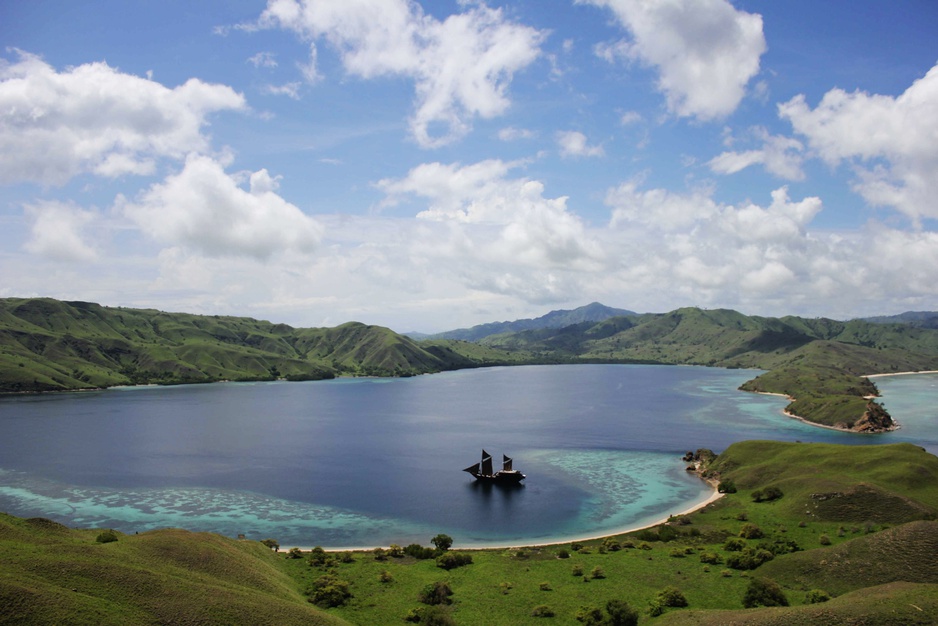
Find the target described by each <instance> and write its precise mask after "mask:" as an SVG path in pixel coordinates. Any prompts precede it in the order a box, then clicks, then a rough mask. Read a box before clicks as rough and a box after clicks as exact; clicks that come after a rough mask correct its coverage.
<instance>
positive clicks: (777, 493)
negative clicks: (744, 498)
mask: <svg viewBox="0 0 938 626" xmlns="http://www.w3.org/2000/svg"><path fill="white" fill-rule="evenodd" d="M783 495H785V494H783V493H782V490H781V489H779V488H778V487H766V488H765V489H761V490H760V489H757V490H756V491H753V492H752V499H753V501H754V502H772V501H773V500H778V499H779V498H781V497H782V496H783Z"/></svg>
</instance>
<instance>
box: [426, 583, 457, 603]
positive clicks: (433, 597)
mask: <svg viewBox="0 0 938 626" xmlns="http://www.w3.org/2000/svg"><path fill="white" fill-rule="evenodd" d="M451 595H453V590H452V589H450V588H449V585H448V584H446V583H445V582H443V581H440V580H438V581H437V582H435V583H430V584H429V585H427V586H426V587H424V588H423V590H422V591H421V592H420V595H419V596H418V597H417V599H418V600H420V601H421V602H423V603H424V604H429V605H437V604H452V603H453V601H452V599H450V596H451Z"/></svg>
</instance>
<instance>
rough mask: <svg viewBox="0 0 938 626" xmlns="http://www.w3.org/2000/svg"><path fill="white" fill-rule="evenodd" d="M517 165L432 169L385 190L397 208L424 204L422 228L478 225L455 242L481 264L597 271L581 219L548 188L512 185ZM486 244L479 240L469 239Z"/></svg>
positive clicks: (517, 181)
mask: <svg viewBox="0 0 938 626" xmlns="http://www.w3.org/2000/svg"><path fill="white" fill-rule="evenodd" d="M517 166H518V164H517V163H506V162H503V161H500V160H494V159H493V160H488V161H482V162H479V163H475V164H472V165H467V166H461V165H458V164H451V165H444V164H441V163H426V164H423V165H419V166H417V167H415V168H413V169H412V170H411V171H410V172H409V173H408V175H407V176H406V177H404V178H402V179H399V180H382V181H380V182H379V183H378V187H379V188H380V189H382V190H383V191H385V192H386V193H387V194H388V195H389V198H390V199H391V201H397V200H399V199H400V197H401V196H403V195H414V196H418V197H420V198H424V199H425V200H426V201H428V203H429V206H428V207H427V208H426V209H425V210H423V211H420V212H419V213H418V214H417V217H418V218H419V219H422V220H428V221H437V222H453V223H457V224H474V225H478V226H479V227H480V228H475V229H462V228H454V229H451V230H450V232H449V237H448V239H449V240H450V241H451V242H452V243H453V244H454V245H459V246H461V251H462V253H468V254H470V255H471V256H472V257H473V258H474V259H476V260H477V261H479V262H484V263H490V262H493V261H495V262H498V263H506V262H508V263H509V265H515V264H517V265H523V266H528V267H531V268H538V269H541V268H545V267H558V268H569V269H585V268H589V267H595V266H596V265H595V263H596V260H597V253H596V248H595V245H594V243H593V242H592V240H591V238H590V237H589V236H588V235H587V233H586V229H585V227H584V225H583V223H582V221H581V220H580V218H579V217H578V216H577V215H575V214H574V213H572V212H571V211H569V210H568V209H567V198H566V197H560V198H545V197H544V185H543V184H542V183H541V182H539V181H535V180H530V179H527V178H510V177H509V176H508V175H509V173H510V171H511V170H512V169H513V168H514V167H517ZM470 230H471V232H472V233H475V234H477V235H478V234H480V233H484V234H483V236H482V237H479V238H477V239H473V238H471V237H469V234H468V233H469V232H470Z"/></svg>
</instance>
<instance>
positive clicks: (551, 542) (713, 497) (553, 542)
mask: <svg viewBox="0 0 938 626" xmlns="http://www.w3.org/2000/svg"><path fill="white" fill-rule="evenodd" d="M688 473H689V472H688ZM700 480H702V481H704V482H705V483H707V484H708V485H709V486H710V487H711V488H712V489H713V491H712V493H710V495H709V496H707V498H706V499H704V500H702V501H701V502H697V503H695V504H691V505H689V506H688V507H687V508H686V509H683V510H681V511H680V512H679V513H671V514H670V515H667V516H666V517H663V518H660V519H657V520H655V521H653V522H650V523H645V522H642V523H639V524H637V525H633V526H628V527H624V528H618V529H615V530H612V531H609V532H603V533H602V534H599V535H590V536H588V537H582V536H579V535H578V536H575V537H569V538H560V537H557V538H551V539H548V540H547V541H546V542H536V543H514V544H505V543H493V544H491V545H489V544H480V545H473V546H466V547H460V546H459V545H456V544H454V545H453V547H452V548H450V549H451V550H514V549H517V548H532V549H533V548H543V547H547V546H559V545H563V544H567V543H573V542H577V541H597V540H599V539H605V538H606V537H616V536H618V535H624V534H626V533H632V532H635V531H638V530H644V529H646V528H653V527H655V526H660V525H661V524H665V523H667V522H668V520H670V519H671V518H672V517H677V516H681V515H690V514H691V513H694V512H696V511H699V510H700V509H702V508H704V507H706V506H708V505H710V504H713V503H714V502H716V501H717V500H719V499H720V498H722V497H723V496H724V495H726V494H724V493H720V492H719V491H717V483H716V482H715V481H712V480H707V479H705V478H702V477H701V478H700ZM293 548H297V549H299V550H301V551H303V552H309V551H310V550H312V549H313V546H280V548H279V549H278V550H277V552H278V553H279V552H288V551H290V550H292V549H293ZM375 548H384V549H387V548H388V546H370V547H365V546H354V547H338V548H324V550H325V551H326V552H370V551H372V550H374V549H375Z"/></svg>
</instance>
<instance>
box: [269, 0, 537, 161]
mask: <svg viewBox="0 0 938 626" xmlns="http://www.w3.org/2000/svg"><path fill="white" fill-rule="evenodd" d="M463 6H467V7H468V8H467V9H466V10H465V11H464V12H463V13H458V14H454V15H450V16H449V17H447V18H446V19H445V20H442V21H440V20H438V19H436V18H435V17H433V16H431V15H427V14H426V13H424V11H423V9H422V8H421V7H420V5H418V4H417V3H415V2H410V1H409V0H388V1H386V2H372V1H370V0H318V1H315V2H314V1H312V0H268V4H267V8H266V10H265V11H264V12H263V14H262V15H261V17H260V20H259V24H260V25H261V26H262V27H266V28H273V27H280V28H284V29H287V30H291V31H293V32H295V33H297V34H298V35H300V36H301V37H303V38H304V39H308V40H313V41H314V42H315V40H318V39H320V38H324V39H325V40H326V41H327V42H328V43H329V44H330V45H331V46H332V47H333V48H335V49H336V50H337V51H338V53H339V55H340V57H341V60H342V63H343V65H344V67H345V70H346V71H347V72H348V73H349V74H352V75H355V76H359V77H361V78H365V79H371V78H376V77H380V76H405V77H408V78H411V79H413V80H414V82H415V84H416V111H415V112H414V115H413V117H412V118H411V120H410V126H411V132H412V133H413V135H414V138H415V139H416V140H417V143H418V144H420V145H421V146H423V147H436V146H441V145H444V144H447V143H450V142H452V141H454V140H456V139H459V138H460V137H462V136H464V135H465V134H466V133H467V132H468V131H469V128H470V121H471V119H472V118H473V117H476V116H479V117H482V118H491V117H494V116H496V115H500V114H501V113H503V112H504V111H505V109H507V108H508V106H509V99H508V96H507V90H508V86H509V84H510V82H511V79H512V76H513V74H514V73H515V72H517V71H519V70H521V69H523V68H525V67H527V66H528V65H530V64H531V63H532V62H533V61H534V60H535V59H536V58H537V57H538V56H539V55H540V52H541V51H540V44H541V42H542V41H543V39H544V37H545V33H542V32H540V31H538V30H536V29H534V28H531V27H528V26H524V25H521V24H516V23H513V22H510V21H509V20H508V19H506V18H505V16H504V14H503V12H502V11H501V10H500V9H491V8H489V7H487V6H486V5H485V4H483V3H481V2H479V3H471V4H465V3H463ZM315 51H316V47H315V43H314V44H313V45H312V46H311V53H313V54H314V53H315ZM310 69H311V71H312V73H313V74H314V75H318V73H317V71H316V70H315V56H311V59H310ZM439 127H442V129H443V130H442V132H440V133H436V132H434V131H435V129H437V128H439Z"/></svg>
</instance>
